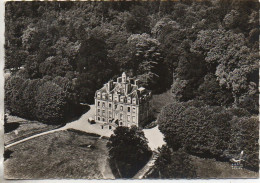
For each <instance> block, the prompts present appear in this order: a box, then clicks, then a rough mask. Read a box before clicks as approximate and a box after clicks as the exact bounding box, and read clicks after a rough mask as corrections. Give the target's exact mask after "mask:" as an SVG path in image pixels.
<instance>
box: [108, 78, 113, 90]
mask: <svg viewBox="0 0 260 183" xmlns="http://www.w3.org/2000/svg"><path fill="white" fill-rule="evenodd" d="M112 87H113V81H112V80H110V81H108V83H107V90H108V92H110V91H111V90H112Z"/></svg>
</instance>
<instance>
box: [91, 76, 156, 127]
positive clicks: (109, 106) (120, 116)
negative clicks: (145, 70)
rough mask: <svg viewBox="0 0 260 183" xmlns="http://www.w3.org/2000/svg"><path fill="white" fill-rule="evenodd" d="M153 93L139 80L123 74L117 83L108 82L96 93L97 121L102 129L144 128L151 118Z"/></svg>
mask: <svg viewBox="0 0 260 183" xmlns="http://www.w3.org/2000/svg"><path fill="white" fill-rule="evenodd" d="M151 97H152V93H151V91H149V90H147V89H145V88H144V87H142V86H140V83H139V80H138V79H136V80H134V79H132V78H129V77H127V76H126V74H125V72H123V74H122V76H121V77H118V78H117V81H116V82H114V81H113V80H110V81H108V83H106V84H104V86H103V87H102V88H101V89H99V90H97V91H96V93H95V121H96V122H99V123H101V128H102V129H105V128H106V129H107V128H108V129H111V130H112V129H114V128H115V127H117V126H127V127H130V126H132V125H136V126H143V125H144V124H145V123H146V122H147V121H148V120H149V119H150V118H151Z"/></svg>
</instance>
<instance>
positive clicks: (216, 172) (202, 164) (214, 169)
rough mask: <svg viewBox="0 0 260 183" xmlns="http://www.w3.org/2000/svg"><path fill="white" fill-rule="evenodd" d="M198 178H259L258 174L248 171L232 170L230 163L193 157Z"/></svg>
mask: <svg viewBox="0 0 260 183" xmlns="http://www.w3.org/2000/svg"><path fill="white" fill-rule="evenodd" d="M191 159H192V161H193V162H192V163H193V164H194V166H195V167H196V172H197V176H198V178H203V179H207V178H219V179H221V178H222V179H223V178H225V179H226V178H257V177H258V173H257V172H254V171H250V170H247V169H232V167H231V164H230V163H228V162H220V161H216V160H213V159H206V158H199V157H196V156H191Z"/></svg>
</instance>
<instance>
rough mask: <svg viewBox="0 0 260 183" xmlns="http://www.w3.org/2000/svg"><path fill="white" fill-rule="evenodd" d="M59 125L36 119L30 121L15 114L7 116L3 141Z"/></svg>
mask: <svg viewBox="0 0 260 183" xmlns="http://www.w3.org/2000/svg"><path fill="white" fill-rule="evenodd" d="M60 126H61V125H47V124H44V123H40V122H38V121H30V120H26V119H23V118H19V117H16V116H10V115H9V116H8V118H7V125H6V126H5V130H6V133H5V135H4V143H5V144H6V145H8V144H10V143H13V142H15V141H18V140H21V139H23V138H26V137H29V136H32V135H35V134H37V133H41V132H45V131H49V130H52V129H55V128H58V127H60Z"/></svg>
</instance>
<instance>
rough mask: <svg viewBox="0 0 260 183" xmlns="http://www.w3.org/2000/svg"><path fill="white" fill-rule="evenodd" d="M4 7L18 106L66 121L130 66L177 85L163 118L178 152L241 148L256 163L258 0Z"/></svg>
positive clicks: (8, 86) (13, 98) (146, 80)
mask: <svg viewBox="0 0 260 183" xmlns="http://www.w3.org/2000/svg"><path fill="white" fill-rule="evenodd" d="M5 6H6V7H5V29H6V30H5V69H6V70H9V71H10V72H11V76H9V77H8V78H7V79H6V81H5V108H6V109H7V110H8V111H9V112H10V113H11V114H13V115H17V116H20V117H23V118H26V119H33V120H39V121H43V122H46V123H54V122H57V123H64V122H65V121H66V120H67V119H68V118H70V117H72V116H73V115H74V114H73V113H76V112H77V111H78V108H79V107H78V106H79V104H80V103H88V104H91V103H93V101H94V93H95V91H96V90H97V89H99V88H100V87H102V86H103V84H104V83H105V82H107V81H108V80H109V79H114V78H116V77H118V76H119V75H120V74H121V73H122V72H123V71H125V72H126V73H127V74H128V75H129V76H131V77H134V78H138V79H140V81H141V84H142V85H143V86H144V87H146V88H147V89H150V90H152V92H153V94H161V93H164V92H166V91H168V90H171V94H172V98H173V100H174V103H173V104H170V105H167V106H165V107H164V108H163V110H162V111H161V113H160V115H159V117H158V125H159V129H160V130H161V131H162V133H163V134H164V135H165V140H166V142H167V146H168V148H171V149H173V150H175V151H176V152H174V153H175V154H178V152H179V150H183V151H185V152H187V153H190V154H196V155H198V156H202V157H214V158H217V159H220V160H225V159H227V158H230V157H233V156H234V155H237V154H239V153H240V152H241V150H244V151H245V154H247V157H246V159H245V161H246V162H245V166H246V167H247V168H249V169H252V170H255V171H258V142H257V141H258V110H259V103H258V101H259V98H258V94H259V93H258V87H259V85H258V83H259V79H258V77H259V65H258V64H259V54H258V51H259V22H258V21H259V3H258V2H257V1H251V0H248V1H246V0H216V1H213V0H212V1H211V0H205V1H201V2H196V1H192V0H182V1H178V2H171V1H153V2H141V1H133V2H87V3H86V2H7V3H6V5H5ZM194 129H195V130H194ZM198 134H200V135H198ZM202 137H203V138H202ZM176 142H179V143H176ZM162 151H163V152H167V153H168V154H171V153H172V152H171V151H169V150H167V148H166V149H165V147H164V149H163V150H162ZM158 161H160V158H159V160H158ZM164 163H165V161H164V162H156V165H158V167H160V166H162V165H163V166H167V165H165V164H164ZM166 163H167V162H166ZM169 163H170V162H169ZM185 171H186V170H185ZM165 172H167V170H165ZM169 175H170V174H169ZM191 175H192V176H194V174H193V173H191ZM155 176H156V175H155ZM165 177H166V178H169V177H167V175H165Z"/></svg>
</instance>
